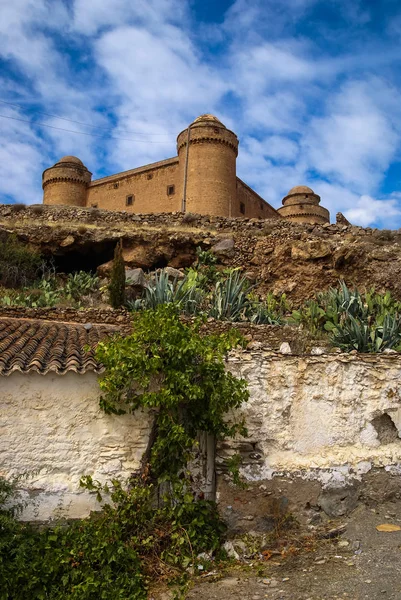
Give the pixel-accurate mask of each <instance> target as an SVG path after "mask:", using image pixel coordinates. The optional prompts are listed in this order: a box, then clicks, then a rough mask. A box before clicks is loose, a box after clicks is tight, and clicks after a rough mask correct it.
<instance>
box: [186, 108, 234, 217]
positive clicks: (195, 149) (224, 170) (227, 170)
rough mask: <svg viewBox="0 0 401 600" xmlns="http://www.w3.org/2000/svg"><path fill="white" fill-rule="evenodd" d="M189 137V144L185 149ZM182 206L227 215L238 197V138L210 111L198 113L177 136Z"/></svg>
mask: <svg viewBox="0 0 401 600" xmlns="http://www.w3.org/2000/svg"><path fill="white" fill-rule="evenodd" d="M188 139H189V148H188V151H187V146H188ZM177 152H178V157H179V173H178V193H179V198H180V199H183V200H184V206H183V205H181V210H184V211H185V212H192V213H201V214H204V215H216V216H225V217H226V216H229V215H231V206H232V204H233V203H234V202H235V201H236V197H237V187H236V186H237V178H236V160H237V154H238V138H237V136H236V135H235V133H233V132H232V131H230V130H229V129H227V128H226V127H225V125H223V123H222V122H221V121H219V119H217V117H214V116H213V115H201V116H200V117H198V118H197V119H195V121H194V122H193V123H191V125H190V126H189V128H187V129H184V131H182V132H181V133H180V134H179V135H178V137H177Z"/></svg>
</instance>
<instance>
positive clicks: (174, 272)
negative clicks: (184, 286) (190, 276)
mask: <svg viewBox="0 0 401 600" xmlns="http://www.w3.org/2000/svg"><path fill="white" fill-rule="evenodd" d="M164 272H165V273H167V275H168V277H169V279H184V278H185V275H184V273H183V272H182V271H180V270H179V269H174V267H165V269H164Z"/></svg>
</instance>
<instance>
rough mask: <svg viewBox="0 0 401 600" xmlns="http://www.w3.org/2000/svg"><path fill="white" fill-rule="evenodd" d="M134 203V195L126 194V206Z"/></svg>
mask: <svg viewBox="0 0 401 600" xmlns="http://www.w3.org/2000/svg"><path fill="white" fill-rule="evenodd" d="M133 204H134V196H127V197H126V199H125V205H126V206H132V205H133Z"/></svg>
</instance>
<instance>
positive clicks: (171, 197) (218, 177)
mask: <svg viewBox="0 0 401 600" xmlns="http://www.w3.org/2000/svg"><path fill="white" fill-rule="evenodd" d="M177 154H178V155H177V156H174V157H173V158H167V159H166V160H161V161H158V162H155V163H152V164H150V165H145V166H143V167H138V168H136V169H130V170H129V171H124V172H122V173H117V174H115V175H109V176H108V177H102V178H100V179H96V180H94V181H92V173H91V172H90V171H89V170H88V169H87V168H86V166H85V165H84V164H83V163H82V161H81V160H80V159H79V158H76V157H75V156H64V157H63V158H61V159H60V160H59V161H58V162H57V163H56V164H55V165H54V166H52V167H50V168H48V169H46V170H45V171H44V172H43V175H42V187H43V203H44V204H50V205H68V206H79V207H94V208H102V209H107V210H115V211H121V210H126V211H128V212H132V213H142V214H146V213H162V212H176V211H181V212H184V213H185V212H191V213H198V214H206V215H215V216H223V217H246V218H258V219H275V218H277V219H279V218H285V219H288V220H291V221H297V222H300V223H327V222H329V221H330V215H329V212H328V210H327V209H325V208H323V207H322V206H319V202H320V197H319V196H318V195H317V194H315V193H314V192H313V190H311V188H309V187H306V186H297V187H294V188H292V189H291V190H290V191H289V192H288V194H287V196H285V198H284V199H283V206H282V207H280V208H279V209H278V210H276V209H275V208H273V207H272V206H270V204H268V203H267V202H266V201H265V200H264V199H263V198H262V197H261V196H259V194H257V193H256V192H255V191H254V190H252V189H251V188H250V187H249V186H248V185H247V184H246V183H244V182H243V181H242V180H241V179H239V177H237V175H236V160H237V155H238V138H237V136H236V134H235V133H234V132H233V131H230V130H229V129H227V128H226V127H225V125H223V123H222V122H221V121H219V119H217V117H215V116H213V115H201V116H200V117H198V118H197V119H195V121H193V123H191V124H190V125H189V127H187V129H184V131H182V132H181V133H180V134H179V135H178V137H177Z"/></svg>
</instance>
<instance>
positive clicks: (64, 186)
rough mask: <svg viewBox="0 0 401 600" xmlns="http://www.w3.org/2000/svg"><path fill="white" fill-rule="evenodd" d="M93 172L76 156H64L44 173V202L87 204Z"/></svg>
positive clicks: (71, 204) (70, 204)
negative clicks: (88, 189)
mask: <svg viewBox="0 0 401 600" xmlns="http://www.w3.org/2000/svg"><path fill="white" fill-rule="evenodd" d="M91 178H92V173H91V172H90V171H89V170H88V169H87V168H86V167H85V165H84V164H83V162H82V161H81V160H79V158H76V157H75V156H64V157H63V158H61V159H60V160H59V161H58V162H57V163H56V164H55V165H53V166H52V167H50V168H48V169H46V170H45V171H44V172H43V175H42V188H43V203H44V204H53V205H54V204H57V205H66V206H85V205H86V194H87V187H88V184H89V183H90V181H91Z"/></svg>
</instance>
